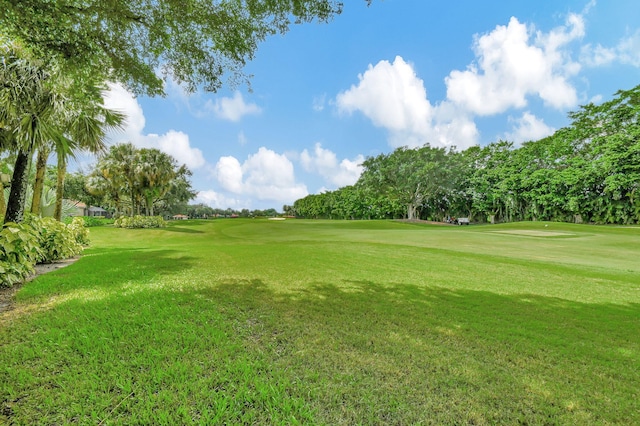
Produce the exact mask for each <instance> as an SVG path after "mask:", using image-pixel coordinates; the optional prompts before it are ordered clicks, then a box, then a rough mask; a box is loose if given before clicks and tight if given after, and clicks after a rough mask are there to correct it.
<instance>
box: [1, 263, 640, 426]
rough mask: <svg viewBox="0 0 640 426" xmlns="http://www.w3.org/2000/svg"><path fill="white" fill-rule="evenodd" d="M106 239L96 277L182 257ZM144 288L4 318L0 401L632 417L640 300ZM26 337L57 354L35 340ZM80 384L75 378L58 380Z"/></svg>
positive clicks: (170, 419)
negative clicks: (106, 263) (17, 328)
mask: <svg viewBox="0 0 640 426" xmlns="http://www.w3.org/2000/svg"><path fill="white" fill-rule="evenodd" d="M112 256H113V257H114V258H115V259H116V260H118V262H120V263H121V265H119V268H120V269H119V270H117V271H115V272H117V273H114V271H113V270H111V272H108V268H104V269H102V270H98V271H96V274H97V275H96V277H97V276H102V277H103V280H102V281H101V284H99V285H101V286H105V287H109V286H118V285H124V284H125V283H126V282H127V281H128V280H137V281H138V282H141V283H144V282H146V281H145V280H151V279H152V278H153V277H154V276H157V275H158V274H165V273H167V274H168V273H175V272H176V270H180V269H181V268H182V269H187V268H189V267H190V258H188V257H179V256H176V254H175V253H174V252H172V251H166V250H164V251H150V252H147V251H136V250H131V251H128V252H122V253H116V252H112V253H110V254H109V257H110V258H111V257H112ZM91 258H95V259H94V260H91V261H89V259H91ZM99 258H100V253H96V254H95V255H94V256H90V257H89V259H87V262H84V263H85V265H84V267H85V268H86V271H83V277H84V276H88V275H87V274H89V270H90V269H91V268H92V267H95V268H103V266H101V263H100V262H99ZM176 265H177V266H176ZM115 275H118V276H119V277H116V276H115ZM88 279H89V281H91V278H88ZM74 281H77V280H74ZM40 285H41V286H45V284H42V283H41V284H40ZM46 285H47V286H48V287H49V290H48V291H49V292H54V291H55V289H54V288H55V285H56V284H54V283H53V282H51V283H48V284H46ZM58 285H64V284H63V282H62V281H61V282H59V283H58ZM87 285H90V284H87ZM94 285H95V284H94ZM75 286H79V284H75ZM141 287H142V290H141V291H139V292H137V293H134V294H127V293H123V294H120V295H119V297H114V298H106V299H99V300H95V301H90V302H88V303H80V302H79V301H78V300H70V301H69V302H66V303H65V305H64V306H61V309H56V310H55V311H54V312H51V313H49V314H48V317H47V318H46V321H45V322H44V323H43V324H44V325H37V326H33V328H29V327H26V326H25V327H26V329H27V334H28V333H31V334H29V339H28V341H27V340H25V339H23V338H22V337H20V335H19V334H18V333H14V334H12V335H11V336H12V337H10V338H7V341H4V342H2V343H3V345H4V346H2V345H0V355H1V356H0V361H1V362H2V363H3V365H4V367H5V369H4V370H1V369H0V378H3V379H5V380H4V383H7V384H9V385H7V389H8V390H3V391H2V392H3V394H4V397H5V398H7V401H8V402H5V403H4V405H5V406H6V407H9V409H11V410H14V411H15V413H22V412H27V411H28V410H29V409H31V410H43V409H46V410H48V412H49V413H65V414H63V415H62V416H61V417H58V418H47V419H45V420H43V422H45V423H46V422H47V421H48V420H50V422H51V423H56V422H63V421H62V419H72V418H77V419H80V422H82V420H83V419H84V420H87V421H88V420H89V418H90V417H88V416H89V414H87V413H90V410H91V407H89V408H83V409H84V410H86V411H85V413H84V414H82V413H81V414H78V413H76V412H74V411H73V410H78V407H86V404H85V401H84V400H83V395H94V396H93V398H94V399H95V400H98V401H99V403H98V406H97V408H94V410H97V411H98V414H97V415H95V416H94V419H95V418H102V416H104V415H105V414H106V413H110V412H113V413H114V417H115V416H116V415H117V416H118V419H119V420H118V421H120V422H122V423H135V422H143V423H144V422H145V420H144V417H143V415H149V413H160V414H162V415H164V416H165V417H158V418H153V417H151V418H148V419H146V421H148V422H149V423H154V422H156V423H157V422H165V423H188V422H189V421H193V419H194V418H196V417H194V416H195V414H193V413H197V414H198V415H200V416H202V415H203V414H202V413H204V412H205V411H206V410H207V409H209V410H211V409H212V407H213V406H215V405H216V404H219V403H224V404H235V405H228V406H225V407H226V408H225V407H223V408H225V409H226V411H224V412H223V414H222V417H218V418H217V419H218V420H217V421H218V422H222V423H230V424H233V423H263V424H268V423H287V422H288V421H287V419H289V420H290V419H292V418H295V419H305V420H306V423H309V424H418V423H423V424H425V423H427V424H607V423H609V424H638V423H639V422H640V404H639V402H638V401H639V399H638V398H637V389H638V385H639V384H640V368H639V367H640V339H638V331H637V330H639V329H640V305H638V304H629V305H596V304H584V303H578V302H572V301H565V300H561V299H554V298H549V297H540V296H536V295H499V294H495V293H491V292H484V291H471V290H450V289H445V288H436V287H420V286H415V285H401V284H388V285H387V284H383V283H376V282H370V281H344V282H340V283H336V284H334V283H326V282H317V283H313V284H310V285H309V286H308V287H306V288H304V289H302V290H299V291H290V292H281V291H276V290H274V289H273V287H271V286H270V285H269V284H267V283H265V282H263V281H261V280H259V279H254V280H235V279H228V280H225V281H223V282H221V283H211V285H210V286H209V287H206V288H191V289H190V288H188V287H186V288H181V289H166V288H162V289H158V288H153V287H147V288H145V287H144V286H141ZM25 290H26V289H25ZM70 318H71V319H70ZM36 320H37V319H36V318H34V319H28V321H36ZM25 321H27V320H25ZM33 330H35V331H33ZM13 336H15V337H13ZM36 341H39V342H40V345H42V347H41V348H42V349H44V350H45V352H46V353H47V356H50V357H54V358H53V359H51V358H47V359H43V360H42V361H39V358H38V357H35V358H34V357H33V355H30V354H32V353H33V350H34V349H33V347H35V346H33V345H36V343H35V342H36ZM9 348H11V351H9ZM54 348H55V350H53V349H54ZM24 359H27V360H29V363H28V366H27V365H25V364H21V362H23V361H22V360H24ZM114 360H117V361H114ZM32 368H33V369H37V371H31V370H29V371H28V373H24V374H22V375H21V374H20V373H19V372H21V371H23V370H25V369H32ZM87 368H88V369H89V370H90V371H88V372H86V371H85V373H83V375H82V377H87V378H88V379H86V380H82V381H79V380H78V377H79V375H78V374H79V373H77V371H84V369H87ZM52 372H54V373H55V374H54V373H52ZM92 377H93V378H94V379H91V378H92ZM20 379H22V380H23V381H24V382H23V383H22V384H19V383H20ZM27 379H28V380H27ZM21 386H22V388H21ZM47 386H49V388H47ZM43 387H44V388H46V389H47V393H46V395H44V396H42V397H41V398H46V401H48V402H47V404H49V406H47V407H45V408H40V407H42V406H43V404H44V403H43V400H42V399H39V398H40V397H37V396H35V395H36V394H37V392H36V391H35V389H38V388H43ZM74 387H76V388H77V389H80V391H78V393H77V394H76V395H71V396H69V395H67V394H65V392H66V391H67V389H71V388H74ZM22 394H24V395H27V396H26V397H24V400H20V399H19V397H20V395H22ZM7 395H12V396H11V398H10V399H9V397H7ZM15 395H18V397H16V396H15ZM170 395H173V397H169V396H170ZM163 398H168V399H163ZM171 398H173V399H171ZM16 401H17V402H16ZM229 401H231V402H229ZM292 401H293V402H292ZM120 402H121V403H120ZM119 403H120V404H119ZM21 404H22V405H21ZM270 404H271V405H270ZM288 404H289V405H288ZM44 405H46V404H44ZM286 406H292V407H294V408H291V410H292V411H291V412H289V411H286V410H285V409H284V408H283V407H286ZM229 407H231V408H229ZM234 410H235V411H234ZM184 412H188V413H192V414H190V415H191V417H186V418H181V417H179V413H184ZM309 413H312V415H311V414H309ZM36 414H38V413H37V412H36ZM160 414H158V415H160ZM82 415H84V416H85V417H82ZM16 416H22V414H16ZM74 416H76V417H74ZM33 418H35V419H38V417H33ZM0 419H2V417H0ZM25 419H26V420H29V418H27V417H15V418H12V420H14V421H16V423H21V420H25ZM189 419H191V420H189ZM202 419H203V418H202V417H200V420H202ZM220 419H222V420H220ZM26 420H25V422H24V423H26V422H27V421H26ZM202 421H203V422H204V420H202Z"/></svg>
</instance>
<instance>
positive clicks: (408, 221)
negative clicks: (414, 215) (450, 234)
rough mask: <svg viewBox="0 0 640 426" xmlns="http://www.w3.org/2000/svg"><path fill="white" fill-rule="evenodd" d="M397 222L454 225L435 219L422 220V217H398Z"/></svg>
mask: <svg viewBox="0 0 640 426" xmlns="http://www.w3.org/2000/svg"><path fill="white" fill-rule="evenodd" d="M396 221H397V222H404V223H424V224H425V225H440V226H454V225H453V224H452V223H446V222H436V221H434V220H422V219H411V220H409V219H396Z"/></svg>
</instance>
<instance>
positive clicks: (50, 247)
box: [25, 216, 89, 263]
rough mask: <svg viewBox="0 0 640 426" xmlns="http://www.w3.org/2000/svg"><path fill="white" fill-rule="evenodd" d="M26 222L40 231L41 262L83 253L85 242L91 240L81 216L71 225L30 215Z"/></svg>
mask: <svg viewBox="0 0 640 426" xmlns="http://www.w3.org/2000/svg"><path fill="white" fill-rule="evenodd" d="M25 222H26V223H28V224H30V225H31V226H32V227H33V228H34V229H35V230H39V231H40V247H41V248H42V255H41V257H40V259H39V262H40V263H50V262H53V261H54V260H61V259H68V258H70V257H73V256H76V255H78V254H80V253H82V250H83V244H88V242H89V232H88V230H87V229H86V228H85V227H84V221H83V220H82V219H80V218H78V220H76V221H74V222H72V223H71V224H69V225H65V224H64V223H62V222H58V221H57V220H55V219H54V218H51V217H45V218H40V217H36V216H29V217H28V218H26V219H25Z"/></svg>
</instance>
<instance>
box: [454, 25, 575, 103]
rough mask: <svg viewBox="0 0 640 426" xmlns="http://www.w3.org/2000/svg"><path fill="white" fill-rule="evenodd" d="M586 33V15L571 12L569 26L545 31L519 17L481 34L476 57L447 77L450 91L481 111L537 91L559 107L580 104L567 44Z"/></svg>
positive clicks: (519, 100)
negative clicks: (571, 82) (536, 30)
mask: <svg viewBox="0 0 640 426" xmlns="http://www.w3.org/2000/svg"><path fill="white" fill-rule="evenodd" d="M583 35H584V21H583V19H582V17H581V16H580V15H575V14H571V15H569V17H568V18H567V23H566V26H563V27H559V28H555V29H554V30H552V31H551V32H549V33H547V34H545V33H542V32H534V31H533V28H528V27H527V26H526V25H525V24H522V23H520V22H519V21H518V19H516V18H514V17H513V18H511V20H510V21H509V24H508V25H507V26H503V25H499V26H497V27H496V28H495V29H494V30H493V31H491V32H490V33H488V34H485V35H483V36H480V37H478V36H476V39H475V42H474V51H475V54H476V58H477V59H476V62H474V63H473V64H471V65H469V67H468V68H467V69H466V70H465V71H458V70H454V71H452V72H451V73H450V74H449V76H448V77H447V78H446V79H445V82H446V85H447V97H448V99H449V100H450V101H452V102H454V103H456V104H458V105H460V106H462V107H463V108H464V109H465V110H468V111H470V112H472V113H474V114H477V115H493V114H499V113H502V112H505V111H507V110H508V109H510V108H523V107H525V106H526V105H527V97H528V96H531V95H537V96H539V97H540V98H541V99H542V100H544V101H545V102H546V103H547V104H549V105H551V106H552V107H554V108H558V109H561V108H567V107H572V106H575V105H576V103H577V99H578V98H577V94H576V90H575V88H574V87H573V86H572V85H571V84H570V82H569V78H570V77H572V76H573V75H575V74H576V73H577V72H578V71H579V70H580V66H579V64H577V63H575V62H573V61H572V60H571V58H570V57H569V55H568V53H567V52H566V51H565V50H564V48H565V47H566V45H567V44H569V43H570V42H572V41H574V40H577V39H579V38H581V37H582V36H583Z"/></svg>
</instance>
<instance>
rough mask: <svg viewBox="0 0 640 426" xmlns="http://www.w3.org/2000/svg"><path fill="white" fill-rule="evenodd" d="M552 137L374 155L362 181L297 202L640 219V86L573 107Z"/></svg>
mask: <svg viewBox="0 0 640 426" xmlns="http://www.w3.org/2000/svg"><path fill="white" fill-rule="evenodd" d="M569 117H570V119H571V124H570V125H569V126H567V127H565V128H562V129H560V130H558V131H556V132H555V133H554V134H553V135H551V136H548V137H546V138H543V139H541V140H537V141H530V142H526V143H524V144H522V146H520V147H515V146H514V144H513V143H511V142H508V141H498V142H494V143H491V144H489V145H487V146H484V147H480V146H473V147H471V148H468V149H466V150H464V151H456V150H455V149H454V148H450V149H445V148H435V147H431V146H429V145H425V146H423V147H419V148H415V149H410V148H407V147H402V148H398V149H396V150H394V151H393V152H391V153H388V154H381V155H378V156H375V157H368V158H367V159H366V160H365V161H364V163H363V164H362V165H363V167H364V171H363V173H362V175H361V176H360V178H359V180H358V181H357V182H356V184H354V185H352V186H347V187H343V188H340V189H338V190H335V191H328V192H325V193H321V194H312V195H309V196H307V197H304V198H302V199H299V200H297V201H296V202H295V203H294V205H293V210H294V212H295V214H296V215H297V216H300V217H308V218H335V219H338V218H339V219H386V218H407V219H426V220H436V221H442V220H444V219H445V218H447V217H470V218H471V219H472V220H474V221H478V222H484V221H505V222H510V221H518V220H549V221H564V222H589V223H603V224H633V223H640V193H639V192H638V186H640V123H639V117H640V86H636V87H635V88H633V89H631V90H621V91H618V92H617V93H616V94H615V97H614V98H613V99H612V100H610V101H608V102H605V103H602V104H600V105H595V104H593V103H589V104H588V105H585V106H582V107H580V109H579V110H578V111H576V112H572V113H570V114H569Z"/></svg>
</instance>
